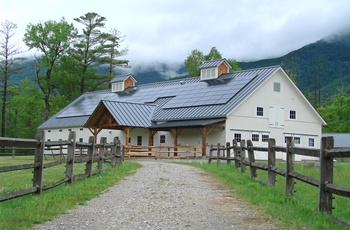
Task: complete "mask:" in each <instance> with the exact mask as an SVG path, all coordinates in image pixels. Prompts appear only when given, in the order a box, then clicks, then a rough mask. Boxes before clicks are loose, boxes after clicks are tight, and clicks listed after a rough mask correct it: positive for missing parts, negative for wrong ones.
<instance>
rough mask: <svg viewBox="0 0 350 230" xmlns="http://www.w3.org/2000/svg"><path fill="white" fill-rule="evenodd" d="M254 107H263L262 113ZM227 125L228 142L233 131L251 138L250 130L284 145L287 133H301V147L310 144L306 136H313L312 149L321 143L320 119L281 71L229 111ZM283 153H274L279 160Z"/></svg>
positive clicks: (298, 158) (243, 137)
mask: <svg viewBox="0 0 350 230" xmlns="http://www.w3.org/2000/svg"><path fill="white" fill-rule="evenodd" d="M276 82H277V83H280V92H276V91H274V85H275V84H274V83H276ZM257 107H263V108H264V115H263V116H256V108H257ZM290 110H295V111H296V113H297V119H289V111H290ZM265 111H267V112H265ZM226 124H227V127H226V141H230V140H231V138H232V137H233V135H234V133H235V132H236V133H237V132H239V133H241V134H242V139H245V140H248V139H251V135H252V133H260V134H262V133H269V136H270V138H274V139H276V144H277V145H283V146H284V145H285V143H284V137H285V135H286V134H287V135H296V136H300V145H299V146H300V147H309V146H308V139H309V138H314V140H315V148H319V146H320V138H321V131H322V120H321V119H320V118H319V116H318V115H317V114H316V113H315V112H314V111H313V109H312V107H311V106H310V104H308V103H307V102H306V101H305V99H304V97H303V96H302V95H301V94H300V93H299V91H298V90H297V89H295V88H294V86H293V85H292V83H291V81H290V80H289V79H286V77H285V75H284V73H283V72H282V71H281V70H279V71H278V72H276V73H275V74H274V75H273V76H272V77H270V78H269V79H268V80H267V81H266V82H265V83H264V84H263V85H262V86H260V88H259V89H257V90H256V91H255V92H254V93H253V94H252V95H251V96H250V97H248V98H247V100H245V101H244V102H243V103H242V104H241V105H240V106H238V108H237V109H235V110H234V111H232V112H231V114H230V115H229V116H228V117H227V121H226ZM283 155H284V154H282V153H277V158H280V159H282V158H284V157H283ZM296 160H300V157H296Z"/></svg>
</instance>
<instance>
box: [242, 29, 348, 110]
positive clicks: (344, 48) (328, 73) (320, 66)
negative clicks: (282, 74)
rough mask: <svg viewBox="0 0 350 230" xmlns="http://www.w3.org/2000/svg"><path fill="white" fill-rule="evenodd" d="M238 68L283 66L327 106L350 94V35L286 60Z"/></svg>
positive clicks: (309, 94)
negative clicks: (331, 99)
mask: <svg viewBox="0 0 350 230" xmlns="http://www.w3.org/2000/svg"><path fill="white" fill-rule="evenodd" d="M238 65H239V66H240V67H241V68H242V69H250V68H257V67H263V66H269V65H282V66H283V67H284V68H285V69H286V70H294V71H295V75H296V77H295V80H296V83H297V85H298V87H299V89H300V90H301V91H302V92H303V93H304V94H306V96H307V97H308V98H309V100H310V101H311V102H312V103H313V104H314V105H316V106H319V104H318V103H317V101H318V100H319V97H320V101H321V104H323V103H324V102H325V101H326V99H328V98H329V97H331V96H332V95H334V94H336V93H337V92H339V90H343V91H345V92H346V93H350V33H348V34H345V35H339V36H333V37H329V38H325V39H322V40H320V41H318V42H315V43H313V44H309V45H306V46H304V47H302V48H300V49H298V50H295V51H293V52H291V53H289V54H287V55H285V56H283V57H279V58H274V59H266V60H260V61H255V62H239V63H238ZM315 97H316V98H315Z"/></svg>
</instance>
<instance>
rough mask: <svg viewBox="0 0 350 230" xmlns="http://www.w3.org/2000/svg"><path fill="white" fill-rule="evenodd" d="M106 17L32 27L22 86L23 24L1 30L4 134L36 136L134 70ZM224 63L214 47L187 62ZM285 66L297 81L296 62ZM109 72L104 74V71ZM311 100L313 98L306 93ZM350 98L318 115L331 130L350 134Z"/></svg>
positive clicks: (191, 71)
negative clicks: (16, 80)
mask: <svg viewBox="0 0 350 230" xmlns="http://www.w3.org/2000/svg"><path fill="white" fill-rule="evenodd" d="M106 21H107V20H106V18H105V17H103V16H100V15H99V14H97V13H94V12H89V13H86V14H85V15H83V16H80V17H78V18H74V22H76V23H78V24H80V25H82V26H83V28H82V29H81V31H78V29H77V28H75V27H74V25H73V24H72V23H69V22H67V21H66V20H65V18H62V19H61V20H59V21H53V20H49V21H46V22H40V23H37V24H32V23H29V24H28V25H27V28H26V31H25V34H24V37H23V41H24V43H25V45H26V46H28V48H29V49H36V50H37V51H38V53H39V54H38V55H37V56H34V61H32V66H33V67H32V68H33V70H34V71H33V73H34V80H31V79H33V78H32V77H33V76H25V78H24V79H23V80H22V81H21V83H20V84H19V85H11V77H12V76H13V75H16V74H19V73H21V68H22V67H21V65H20V63H21V62H20V61H23V60H24V59H25V58H23V57H21V55H22V54H23V52H22V51H21V50H20V48H19V46H18V44H17V43H16V42H15V41H14V35H15V33H16V29H17V25H16V24H15V23H13V22H11V21H5V22H2V23H1V27H0V92H1V94H0V95H1V96H0V102H1V114H0V116H1V136H3V137H4V136H6V137H20V138H33V137H34V135H35V133H36V129H37V127H38V126H39V125H40V124H41V123H43V122H44V121H46V120H47V119H49V118H50V117H51V116H52V115H54V114H55V113H57V112H58V111H60V110H61V109H62V108H64V107H65V106H66V105H67V104H68V103H70V102H71V101H73V100H74V99H76V98H77V97H78V96H80V95H81V94H83V93H84V92H88V91H94V90H99V89H106V88H108V83H109V81H110V80H111V79H112V78H113V77H114V75H115V73H114V72H115V68H116V67H117V66H119V67H125V68H129V67H130V66H129V61H128V60H126V59H122V58H121V57H122V56H124V55H126V54H127V52H128V49H127V48H122V47H121V43H122V42H123V41H124V38H125V36H124V35H122V34H121V32H120V31H118V30H117V29H115V28H112V29H110V30H108V31H107V32H106V31H105V26H106ZM215 59H222V54H221V53H220V52H219V50H217V48H216V47H212V48H211V50H210V52H209V53H208V54H204V53H203V52H202V51H199V50H197V49H194V50H192V51H191V53H190V54H189V55H188V56H187V58H186V59H185V60H184V64H185V67H186V70H187V73H188V75H189V76H192V77H197V76H199V75H200V72H199V69H198V66H199V65H200V64H202V63H203V61H208V60H215ZM290 60H292V61H289V59H288V60H286V62H284V63H282V64H283V66H284V68H285V69H286V72H287V73H288V74H289V75H290V77H291V78H292V80H293V81H294V82H295V78H296V77H297V76H296V71H295V68H294V67H295V63H294V62H293V61H294V58H290ZM227 61H228V62H229V64H230V65H231V66H232V69H231V71H237V70H240V67H239V66H238V64H237V62H236V60H235V59H233V58H228V59H227ZM102 66H103V67H104V68H105V69H107V71H106V73H99V72H98V71H97V69H98V68H99V67H102ZM306 97H307V98H308V96H307V95H306ZM349 103H350V97H349V95H347V94H346V93H345V91H341V92H340V93H338V94H337V95H336V96H334V97H333V98H330V99H329V100H328V101H327V102H326V103H325V104H324V105H322V106H318V107H319V108H317V109H318V111H319V113H320V114H321V116H322V117H323V118H324V119H325V120H326V122H327V123H328V125H327V126H326V127H324V131H326V132H350V126H349V125H348V124H349V122H350V117H349V114H350V112H349V111H348V109H347V108H350V104H349Z"/></svg>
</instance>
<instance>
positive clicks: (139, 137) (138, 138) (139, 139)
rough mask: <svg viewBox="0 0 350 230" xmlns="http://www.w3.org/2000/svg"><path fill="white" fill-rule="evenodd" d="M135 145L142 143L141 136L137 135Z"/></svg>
mask: <svg viewBox="0 0 350 230" xmlns="http://www.w3.org/2000/svg"><path fill="white" fill-rule="evenodd" d="M137 145H142V136H137Z"/></svg>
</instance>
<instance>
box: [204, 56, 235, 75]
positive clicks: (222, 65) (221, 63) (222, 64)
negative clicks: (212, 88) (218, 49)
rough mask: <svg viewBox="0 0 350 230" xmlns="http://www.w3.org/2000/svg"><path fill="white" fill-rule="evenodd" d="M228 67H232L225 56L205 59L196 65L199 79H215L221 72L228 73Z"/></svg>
mask: <svg viewBox="0 0 350 230" xmlns="http://www.w3.org/2000/svg"><path fill="white" fill-rule="evenodd" d="M230 68H232V67H231V66H230V64H229V63H228V61H227V60H226V59H225V58H223V59H217V60H211V61H205V62H203V63H202V64H201V65H200V66H199V67H198V69H200V71H201V75H200V79H201V80H211V79H216V78H218V77H220V76H221V75H222V74H226V73H229V72H230Z"/></svg>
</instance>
